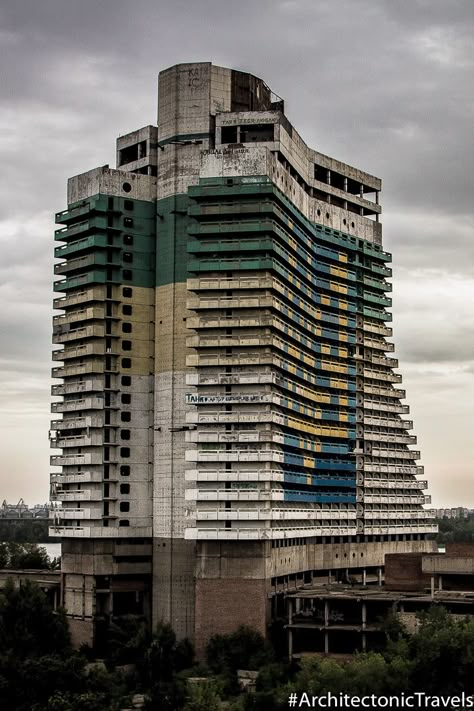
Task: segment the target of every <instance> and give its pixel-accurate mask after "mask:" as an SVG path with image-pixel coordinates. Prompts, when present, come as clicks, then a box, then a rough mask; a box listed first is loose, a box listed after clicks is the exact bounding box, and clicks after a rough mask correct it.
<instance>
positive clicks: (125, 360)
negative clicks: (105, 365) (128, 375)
mask: <svg viewBox="0 0 474 711" xmlns="http://www.w3.org/2000/svg"><path fill="white" fill-rule="evenodd" d="M131 367H132V359H131V358H122V368H131Z"/></svg>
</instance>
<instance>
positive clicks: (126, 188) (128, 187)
mask: <svg viewBox="0 0 474 711" xmlns="http://www.w3.org/2000/svg"><path fill="white" fill-rule="evenodd" d="M131 189H132V186H131V185H130V183H124V184H123V185H122V190H123V191H124V193H129V192H130V190H131Z"/></svg>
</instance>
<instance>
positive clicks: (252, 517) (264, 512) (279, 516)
mask: <svg viewBox="0 0 474 711" xmlns="http://www.w3.org/2000/svg"><path fill="white" fill-rule="evenodd" d="M195 516H196V520H197V521H306V520H308V521H342V519H344V520H345V521H344V522H346V521H349V520H355V519H356V512H355V510H351V511H350V510H348V509H343V508H340V509H334V510H332V509H310V508H307V509H290V508H288V509H270V508H268V509H259V508H256V507H255V508H253V509H213V510H209V511H206V510H202V509H200V508H197V509H196V511H195Z"/></svg>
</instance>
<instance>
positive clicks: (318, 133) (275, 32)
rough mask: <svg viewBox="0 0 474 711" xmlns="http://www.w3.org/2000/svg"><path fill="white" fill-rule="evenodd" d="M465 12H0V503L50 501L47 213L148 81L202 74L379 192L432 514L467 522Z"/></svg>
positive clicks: (473, 418) (379, 4)
mask: <svg viewBox="0 0 474 711" xmlns="http://www.w3.org/2000/svg"><path fill="white" fill-rule="evenodd" d="M472 24H473V11H472V3H471V2H470V1H469V0H397V1H394V0H285V1H279V0H251V1H250V0H239V1H238V2H230V1H229V0H228V1H227V2H226V1H225V0H195V1H194V2H192V1H191V0H188V1H186V2H185V1H184V0H154V1H153V0H134V1H133V2H125V0H80V1H79V0H77V1H74V0H41V2H39V1H38V0H3V3H2V5H1V7H0V45H1V46H0V51H1V56H2V70H3V71H2V80H1V82H0V94H1V98H2V102H1V109H0V111H1V113H0V151H1V169H2V170H1V173H2V190H1V210H0V243H1V252H0V255H1V256H0V304H1V309H0V333H1V351H0V370H1V373H0V378H1V383H0V444H1V464H0V467H1V469H0V471H1V480H0V484H1V486H0V501H1V500H3V498H7V499H8V500H9V501H15V500H17V499H18V498H19V497H23V498H25V499H26V500H27V501H28V502H29V503H35V502H39V501H45V500H46V499H47V497H48V492H49V481H48V480H49V454H50V451H49V446H48V428H49V420H50V414H49V403H50V395H49V390H50V385H51V380H50V369H51V360H50V351H51V346H50V338H51V317H52V306H51V302H52V288H51V282H52V265H53V257H52V254H53V246H54V243H53V229H54V225H53V214H54V212H55V211H58V210H61V209H64V207H65V206H66V180H67V178H68V177H69V176H71V175H75V174H77V173H81V172H83V171H86V170H89V169H91V168H94V167H96V166H99V165H103V164H105V163H110V165H111V166H114V165H115V163H114V160H115V138H116V137H117V136H118V135H119V134H123V133H127V132H128V131H131V130H134V129H136V128H139V127H141V126H144V125H147V124H150V123H155V122H156V84H157V74H158V72H159V71H160V70H161V69H164V68H166V67H167V66H170V65H172V64H176V63H178V62H194V61H212V62H213V63H215V64H220V65H223V66H228V67H233V68H236V69H242V70H244V71H249V72H252V73H253V74H256V75H257V76H260V77H262V78H263V79H265V81H266V82H267V84H269V85H270V87H271V88H272V89H273V90H274V91H275V92H276V93H277V94H279V95H280V96H282V97H283V98H284V99H285V101H286V113H287V115H288V117H289V118H290V120H291V121H292V122H293V123H294V125H295V127H296V128H297V130H298V131H299V132H300V134H301V135H302V136H303V138H304V139H305V140H306V141H307V143H308V144H309V145H311V146H312V147H314V148H315V149H317V150H318V151H320V152H322V153H326V154H329V155H331V156H333V157H335V158H338V159H340V160H343V161H345V162H348V163H351V164H353V165H356V166H358V167H360V168H362V169H365V170H367V171H368V172H371V173H374V174H375V175H377V176H379V177H381V178H382V179H383V192H382V205H383V209H384V215H383V224H384V243H385V246H386V248H387V249H388V250H389V251H391V252H393V254H394V258H393V269H394V278H393V285H394V293H393V297H394V335H395V341H396V344H397V352H396V355H397V356H398V357H399V359H400V372H402V374H403V377H404V387H406V390H407V402H408V403H409V404H410V406H411V413H412V416H413V419H414V420H415V429H414V433H415V434H417V435H418V440H419V445H420V449H421V450H422V461H421V463H422V464H424V465H425V470H426V471H425V474H426V477H427V478H428V479H429V481H430V489H429V493H431V494H432V497H433V504H434V505H435V506H456V505H464V506H471V507H474V472H473V460H474V406H473V401H474V385H473V382H474V281H473V276H474V240H473V230H472V222H473V221H472V213H471V209H470V208H471V205H470V199H471V197H472V139H471V136H472V103H471V98H472V93H470V90H469V89H470V86H471V85H472V80H473V71H472V67H473V55H472V36H473V28H472Z"/></svg>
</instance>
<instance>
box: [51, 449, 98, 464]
mask: <svg viewBox="0 0 474 711" xmlns="http://www.w3.org/2000/svg"><path fill="white" fill-rule="evenodd" d="M103 463H104V455H103V453H102V451H100V452H97V453H91V452H88V453H86V454H56V455H54V456H52V457H50V464H51V466H52V467H72V466H87V465H94V464H95V465H99V464H103Z"/></svg>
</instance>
